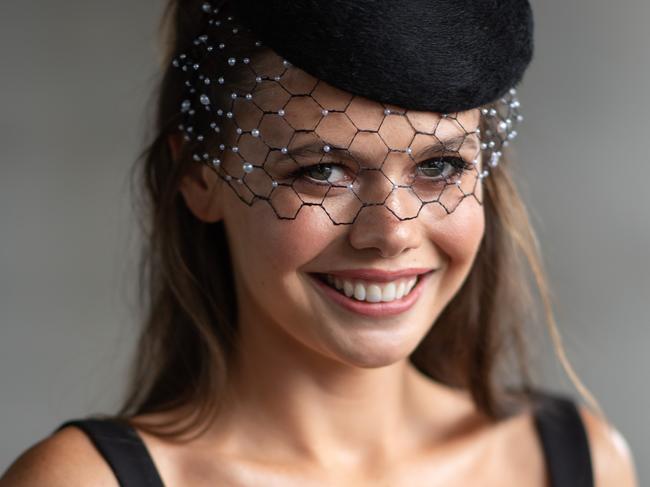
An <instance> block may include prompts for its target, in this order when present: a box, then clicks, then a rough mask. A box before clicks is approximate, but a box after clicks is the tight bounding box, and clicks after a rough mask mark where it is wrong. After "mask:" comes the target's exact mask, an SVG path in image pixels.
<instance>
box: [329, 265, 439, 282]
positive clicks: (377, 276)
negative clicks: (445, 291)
mask: <svg viewBox="0 0 650 487" xmlns="http://www.w3.org/2000/svg"><path fill="white" fill-rule="evenodd" d="M435 270H436V269H433V268H424V267H417V268H416V267H412V268H408V269H400V270H396V271H386V270H382V269H345V270H340V271H329V272H325V273H322V274H328V275H331V276H335V277H342V278H347V279H361V280H364V281H373V282H390V281H395V280H397V279H400V278H403V277H414V276H419V275H421V274H426V273H428V272H432V271H435Z"/></svg>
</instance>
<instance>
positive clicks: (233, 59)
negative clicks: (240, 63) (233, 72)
mask: <svg viewBox="0 0 650 487" xmlns="http://www.w3.org/2000/svg"><path fill="white" fill-rule="evenodd" d="M236 62H237V60H236V59H235V58H234V57H230V58H228V64H229V65H230V66H234V65H235V63H236Z"/></svg>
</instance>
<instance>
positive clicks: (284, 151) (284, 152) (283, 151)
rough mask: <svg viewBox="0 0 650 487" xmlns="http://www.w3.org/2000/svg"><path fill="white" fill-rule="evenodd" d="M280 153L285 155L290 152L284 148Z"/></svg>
mask: <svg viewBox="0 0 650 487" xmlns="http://www.w3.org/2000/svg"><path fill="white" fill-rule="evenodd" d="M280 152H282V153H283V154H286V153H287V152H289V149H287V148H286V147H283V148H282V149H280Z"/></svg>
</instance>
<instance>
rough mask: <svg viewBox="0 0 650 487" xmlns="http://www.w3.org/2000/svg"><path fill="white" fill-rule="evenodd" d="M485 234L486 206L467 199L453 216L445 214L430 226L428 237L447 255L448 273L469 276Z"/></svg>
mask: <svg viewBox="0 0 650 487" xmlns="http://www.w3.org/2000/svg"><path fill="white" fill-rule="evenodd" d="M484 232H485V213H484V211H483V206H481V205H480V204H478V202H476V201H475V200H474V198H467V199H465V200H464V201H462V202H461V204H460V205H458V207H457V208H456V210H455V211H454V212H453V213H451V214H449V215H445V216H444V217H443V218H441V219H438V220H437V221H435V223H433V224H432V225H431V230H430V235H429V238H430V239H431V241H432V242H434V243H435V245H436V246H437V247H438V248H439V249H440V251H441V252H442V253H443V254H444V255H445V256H446V258H447V262H446V266H447V267H448V269H446V272H451V273H454V274H455V273H459V274H467V273H468V272H469V269H470V267H471V265H472V263H473V262H474V259H475V257H476V253H477V252H478V248H479V246H480V244H481V240H482V238H483V234H484ZM463 278H464V277H463Z"/></svg>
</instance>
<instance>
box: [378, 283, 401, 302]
mask: <svg viewBox="0 0 650 487" xmlns="http://www.w3.org/2000/svg"><path fill="white" fill-rule="evenodd" d="M396 290H397V287H396V286H395V283H394V282H389V283H388V284H386V285H385V286H384V291H383V292H382V293H381V300H382V301H384V302H388V301H393V300H394V299H395V295H396V294H397V292H396Z"/></svg>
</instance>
